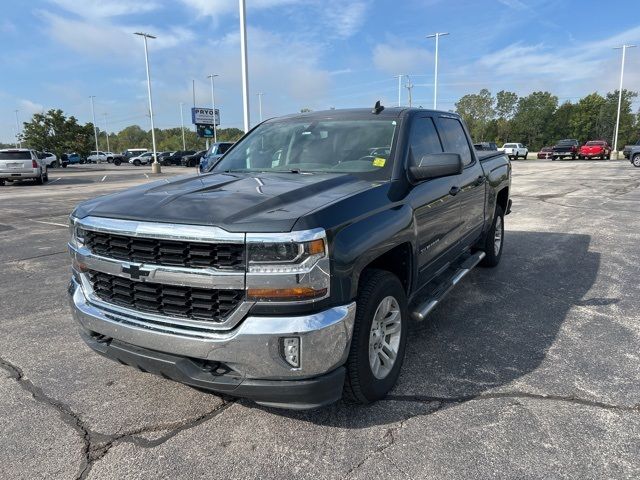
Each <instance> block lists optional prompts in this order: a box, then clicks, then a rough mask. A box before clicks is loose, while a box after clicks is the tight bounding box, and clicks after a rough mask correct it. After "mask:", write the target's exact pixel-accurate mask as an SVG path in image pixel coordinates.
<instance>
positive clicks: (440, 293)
mask: <svg viewBox="0 0 640 480" xmlns="http://www.w3.org/2000/svg"><path fill="white" fill-rule="evenodd" d="M485 256H486V254H485V253H484V252H476V253H474V254H473V255H471V256H470V257H469V258H467V259H466V260H465V261H464V262H463V263H462V264H461V265H460V266H459V267H458V269H457V270H456V271H455V272H454V273H453V275H452V276H451V277H450V278H449V279H447V280H445V281H444V282H442V284H441V285H439V286H438V289H437V290H436V291H435V292H434V294H433V296H431V297H429V298H427V299H426V300H425V301H424V302H423V303H421V304H420V305H417V306H416V307H415V309H414V311H413V312H412V315H413V318H414V319H415V320H417V321H422V320H424V319H425V318H426V317H427V315H428V314H429V312H430V311H431V310H433V309H434V308H435V306H436V305H438V303H440V302H441V301H442V299H443V298H444V297H445V296H446V295H447V293H449V291H450V290H451V289H452V288H453V287H455V286H456V284H457V283H458V282H459V281H460V280H462V279H463V278H464V277H466V276H467V274H468V273H469V272H470V271H471V270H473V268H474V267H475V266H476V265H478V263H480V261H481V260H482V259H483V258H484V257H485Z"/></svg>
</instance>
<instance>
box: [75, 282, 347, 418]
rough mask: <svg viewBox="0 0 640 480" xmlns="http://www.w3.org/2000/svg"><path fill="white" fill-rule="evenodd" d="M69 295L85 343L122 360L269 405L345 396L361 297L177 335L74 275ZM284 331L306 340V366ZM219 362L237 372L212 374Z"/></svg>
mask: <svg viewBox="0 0 640 480" xmlns="http://www.w3.org/2000/svg"><path fill="white" fill-rule="evenodd" d="M69 294H70V297H71V306H72V310H73V316H74V318H75V319H76V321H77V322H78V323H79V324H80V326H81V330H82V336H83V338H84V339H85V341H86V343H87V344H88V345H89V346H90V347H91V348H93V349H94V350H96V351H97V352H98V353H101V354H102V355H106V356H108V357H110V358H113V359H115V360H120V361H123V362H124V363H127V364H130V365H135V366H138V367H139V368H141V369H143V370H144V371H149V372H154V373H159V374H161V375H163V376H166V377H168V378H171V379H173V380H176V381H179V382H183V383H186V384H189V385H194V386H198V387H201V388H207V389H210V390H212V391H216V392H221V393H228V394H230V395H234V396H246V397H248V398H252V399H254V400H255V401H257V402H258V403H262V404H269V405H277V406H284V404H287V405H288V406H289V407H290V408H313V407H317V406H320V405H324V404H327V403H331V402H333V401H335V400H337V399H338V398H340V395H341V391H342V381H343V380H344V368H343V367H342V365H343V364H344V363H345V361H346V359H347V356H348V353H349V346H350V342H351V334H352V332H353V323H354V320H355V303H351V304H349V305H345V306H339V307H334V308H330V309H328V310H324V311H322V312H318V313H315V314H311V315H305V316H299V317H275V316H274V317H258V316H251V315H250V316H248V317H247V318H245V319H244V320H243V321H242V322H241V323H240V324H239V325H238V326H237V327H236V328H234V329H233V330H230V331H221V332H220V333H219V334H215V335H212V334H208V335H206V336H201V335H198V334H194V335H192V336H191V335H186V334H176V333H174V331H172V330H173V329H172V328H171V326H170V325H167V326H166V328H163V327H162V326H161V325H158V324H156V325H155V326H154V327H153V328H149V326H148V325H146V326H142V321H141V320H140V318H139V317H141V316H143V315H142V314H140V312H136V311H133V310H126V309H122V308H117V309H113V310H111V309H105V308H104V307H103V306H100V307H98V306H97V305H95V304H93V303H92V302H91V301H90V300H89V299H87V297H86V296H85V294H84V291H83V289H82V288H81V287H80V286H79V284H78V283H76V281H75V280H72V281H71V283H70V285H69ZM167 321H168V322H169V321H170V319H169V318H168V319H167ZM283 337H298V338H299V339H300V367H299V368H293V367H291V366H290V365H289V364H288V363H286V362H285V361H284V359H283V358H282V356H281V353H280V352H281V342H282V338H283ZM213 363H215V364H217V363H220V364H223V365H224V366H225V367H227V368H228V369H229V370H230V373H227V374H225V375H220V374H218V373H215V372H213V373H212V372H211V371H209V369H210V366H211V364H213ZM203 365H204V367H202V366H203ZM202 368H204V370H202ZM318 385H320V387H319V386H318ZM276 392H279V393H276ZM318 392H320V393H323V395H324V396H323V395H320V394H319V393H318ZM314 396H316V397H317V399H316V400H317V401H316V400H314V398H312V397H314Z"/></svg>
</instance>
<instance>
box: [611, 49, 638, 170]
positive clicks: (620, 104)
mask: <svg viewBox="0 0 640 480" xmlns="http://www.w3.org/2000/svg"><path fill="white" fill-rule="evenodd" d="M634 47H635V45H622V46H621V47H615V48H614V50H622V65H621V67H620V89H619V90H618V115H617V116H616V132H615V134H614V136H613V151H614V152H616V159H617V158H618V129H619V128H620V108H621V107H622V80H623V79H624V57H625V54H626V53H627V48H634Z"/></svg>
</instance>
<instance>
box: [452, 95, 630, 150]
mask: <svg viewBox="0 0 640 480" xmlns="http://www.w3.org/2000/svg"><path fill="white" fill-rule="evenodd" d="M637 97H638V93H637V92H634V91H630V90H625V89H623V90H622V104H621V109H620V112H621V113H620V129H619V135H618V148H619V149H622V147H623V146H624V145H626V144H630V143H635V141H637V140H638V138H640V110H638V112H637V113H635V114H634V113H633V111H632V103H633V100H634V99H635V98H637ZM455 107H456V112H457V113H458V114H460V115H461V116H462V118H464V120H465V122H466V123H467V125H468V126H469V130H470V132H471V136H472V138H473V140H474V141H475V142H481V141H493V142H496V143H497V144H498V145H502V144H503V143H505V142H517V143H523V144H525V145H527V146H528V147H529V150H530V151H538V150H540V149H541V148H542V147H545V146H552V145H554V144H555V142H557V141H558V140H561V139H563V138H575V139H577V140H579V141H580V142H581V143H584V142H587V141H589V140H606V141H608V142H609V143H610V144H611V145H613V136H614V129H615V122H616V113H617V108H618V91H617V90H616V91H614V92H610V93H607V94H606V95H605V96H602V95H600V94H598V93H591V94H589V95H587V96H585V97H583V98H581V99H580V100H578V101H577V102H575V103H572V102H570V101H567V102H564V103H562V104H559V103H558V97H557V96H555V95H552V94H551V93H549V92H533V93H531V94H529V95H527V96H525V97H519V96H518V95H517V94H516V93H514V92H509V91H506V90H501V91H499V92H498V93H497V94H496V95H495V96H493V95H492V94H491V92H490V91H489V90H487V89H486V88H483V89H482V90H480V92H478V93H472V94H468V95H465V96H463V97H462V98H460V100H459V101H458V102H457V103H456V104H455Z"/></svg>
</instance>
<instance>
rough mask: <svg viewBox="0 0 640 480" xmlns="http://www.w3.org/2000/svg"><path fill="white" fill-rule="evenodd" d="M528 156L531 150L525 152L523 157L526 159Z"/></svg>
mask: <svg viewBox="0 0 640 480" xmlns="http://www.w3.org/2000/svg"><path fill="white" fill-rule="evenodd" d="M528 156H529V152H527V153H525V154H524V157H522V158H523V159H525V160H526V159H527V157H528Z"/></svg>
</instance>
